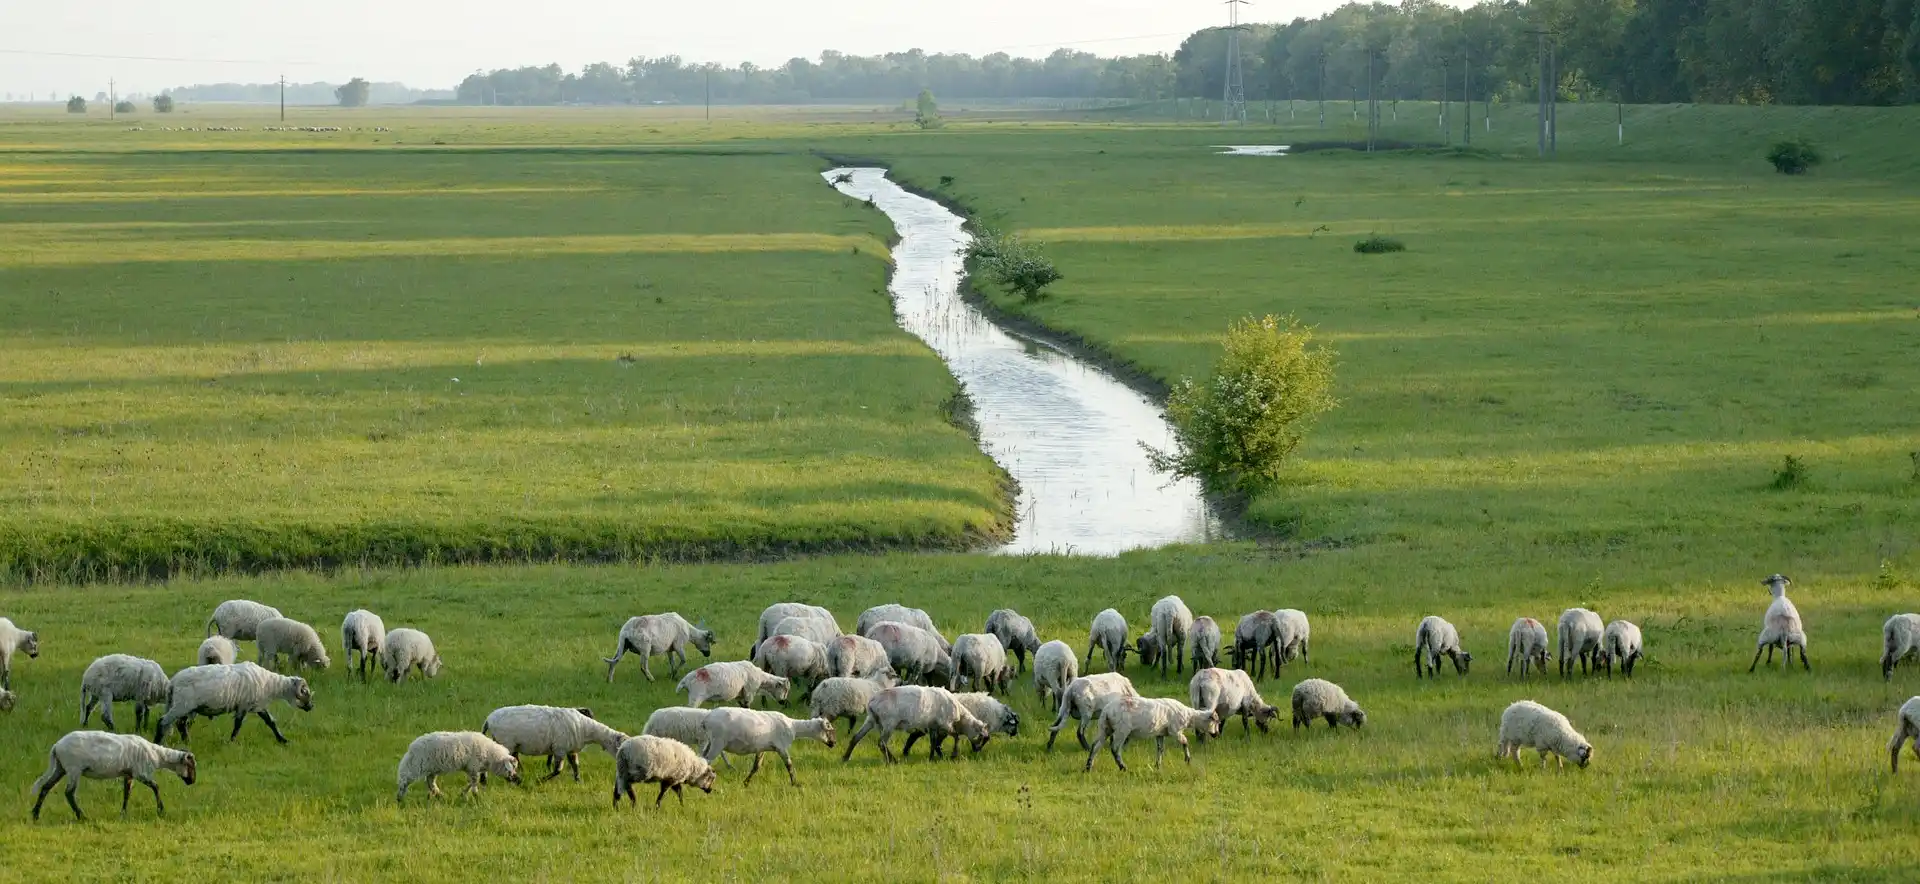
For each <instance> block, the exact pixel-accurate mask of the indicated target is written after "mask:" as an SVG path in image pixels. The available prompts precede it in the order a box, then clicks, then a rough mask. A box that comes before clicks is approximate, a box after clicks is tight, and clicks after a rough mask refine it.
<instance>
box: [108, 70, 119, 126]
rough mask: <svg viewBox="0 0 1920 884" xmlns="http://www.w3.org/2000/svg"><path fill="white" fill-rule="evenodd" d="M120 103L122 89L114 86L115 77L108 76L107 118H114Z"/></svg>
mask: <svg viewBox="0 0 1920 884" xmlns="http://www.w3.org/2000/svg"><path fill="white" fill-rule="evenodd" d="M119 104H120V90H119V89H117V88H115V87H114V83H113V78H112V77H108V78H107V119H109V120H111V119H113V118H114V117H113V115H114V113H115V112H116V111H117V110H118V108H119Z"/></svg>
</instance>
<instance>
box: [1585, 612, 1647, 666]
mask: <svg viewBox="0 0 1920 884" xmlns="http://www.w3.org/2000/svg"><path fill="white" fill-rule="evenodd" d="M1643 653H1644V649H1643V648H1642V646H1641V644H1640V627H1638V626H1635V625H1633V624H1632V623H1629V622H1627V621H1625V620H1615V621H1613V622H1612V623H1609V624H1607V631H1606V634H1604V635H1602V636H1601V637H1600V653H1599V654H1598V655H1597V657H1596V659H1597V660H1598V661H1599V662H1598V664H1597V665H1600V666H1605V667H1607V677H1608V678H1612V677H1613V661H1615V660H1618V661H1620V668H1621V670H1622V671H1624V672H1626V674H1627V677H1628V678H1632V677H1633V664H1634V663H1636V662H1638V661H1639V660H1640V657H1641V655H1642V654H1643Z"/></svg>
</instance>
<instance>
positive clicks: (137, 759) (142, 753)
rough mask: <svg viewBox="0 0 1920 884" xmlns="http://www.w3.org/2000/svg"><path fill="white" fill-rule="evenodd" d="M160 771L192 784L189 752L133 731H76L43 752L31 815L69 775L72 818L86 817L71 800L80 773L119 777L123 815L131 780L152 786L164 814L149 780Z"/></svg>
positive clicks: (159, 809) (156, 788)
mask: <svg viewBox="0 0 1920 884" xmlns="http://www.w3.org/2000/svg"><path fill="white" fill-rule="evenodd" d="M161 770H170V771H173V772H174V773H175V774H178V775H179V777H180V781H181V782H183V783H186V784H187V785H189V786H191V785H193V780H194V775H195V772H196V770H195V765H194V760H193V753H192V752H182V751H180V750H178V749H168V748H167V747H165V746H157V745H155V744H153V743H150V742H148V741H146V740H145V739H142V738H140V737H138V736H135V735H133V734H109V733H105V732H102V731H74V732H72V733H70V734H67V735H66V736H64V737H61V738H60V739H59V740H58V741H56V742H55V743H54V744H53V748H52V749H51V750H49V751H48V752H47V772H46V773H43V774H41V775H40V778H39V779H37V780H35V781H34V782H33V791H34V793H35V794H34V798H33V818H34V819H36V820H37V819H39V818H40V805H41V804H42V803H43V802H45V801H46V800H47V793H48V792H51V791H53V787H54V785H55V784H56V783H59V782H60V780H61V779H63V778H69V779H67V806H68V807H71V808H73V816H74V819H86V818H87V817H86V814H83V813H81V812H80V802H79V801H76V800H74V799H75V794H76V793H77V792H79V791H80V780H81V778H82V777H84V778H86V779H90V780H116V779H117V780H119V781H120V813H121V815H122V816H124V815H126V812H127V805H128V803H130V802H131V801H132V798H133V781H134V780H139V781H140V782H141V783H143V784H145V785H146V787H147V788H149V789H152V790H153V809H154V812H155V813H160V814H164V813H166V812H167V805H166V802H163V801H161V800H160V784H159V783H156V782H154V780H153V775H154V773H155V772H157V771H161ZM15 871H16V872H17V871H19V870H18V869H16V870H15Z"/></svg>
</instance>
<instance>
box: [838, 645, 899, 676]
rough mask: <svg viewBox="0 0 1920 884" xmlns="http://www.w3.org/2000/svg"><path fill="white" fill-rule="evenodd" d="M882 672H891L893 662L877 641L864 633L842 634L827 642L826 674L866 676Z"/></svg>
mask: <svg viewBox="0 0 1920 884" xmlns="http://www.w3.org/2000/svg"><path fill="white" fill-rule="evenodd" d="M882 672H885V673H888V674H892V673H893V663H892V662H890V661H889V660H888V659H887V649H886V648H885V647H884V646H882V645H881V644H880V643H879V642H877V641H874V640H873V639H870V638H867V637H866V636H864V635H843V636H840V637H839V638H836V639H834V640H833V641H831V642H829V643H828V644H827V674H829V675H835V676H839V677H842V678H868V677H870V676H874V675H878V674H880V673H882Z"/></svg>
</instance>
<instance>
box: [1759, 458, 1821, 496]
mask: <svg viewBox="0 0 1920 884" xmlns="http://www.w3.org/2000/svg"><path fill="white" fill-rule="evenodd" d="M1811 484H1813V477H1812V476H1811V475H1809V474H1808V472H1807V462H1806V461H1804V460H1801V459H1800V458H1799V457H1797V456H1795V455H1791V454H1789V455H1787V456H1786V457H1785V458H1784V459H1782V460H1781V461H1780V469H1778V470H1775V471H1774V474H1773V482H1772V483H1771V484H1770V485H1768V486H1767V487H1769V488H1772V489H1773V490H1775V491H1796V490H1799V489H1802V488H1806V487H1807V486H1809V485H1811Z"/></svg>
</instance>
